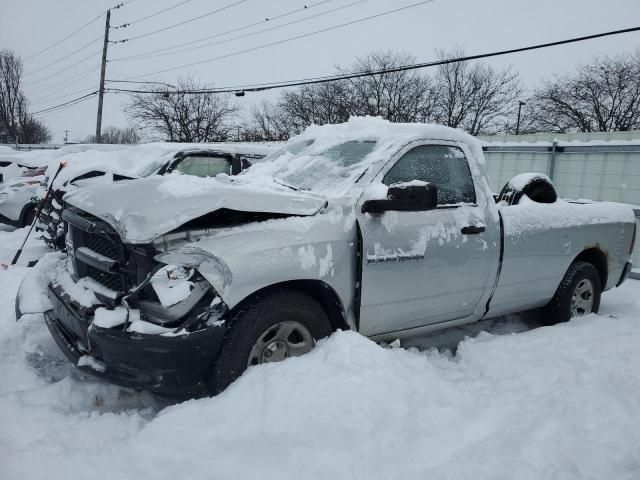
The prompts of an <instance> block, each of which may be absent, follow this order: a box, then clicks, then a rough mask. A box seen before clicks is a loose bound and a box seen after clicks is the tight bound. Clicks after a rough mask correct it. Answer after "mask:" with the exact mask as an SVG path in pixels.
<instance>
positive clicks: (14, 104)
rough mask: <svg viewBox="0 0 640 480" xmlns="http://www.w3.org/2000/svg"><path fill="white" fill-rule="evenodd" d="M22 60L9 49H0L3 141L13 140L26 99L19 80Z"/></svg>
mask: <svg viewBox="0 0 640 480" xmlns="http://www.w3.org/2000/svg"><path fill="white" fill-rule="evenodd" d="M21 79H22V61H21V60H20V58H19V57H17V56H16V55H15V54H14V53H13V52H12V51H10V50H0V135H1V136H3V137H4V138H3V142H7V141H9V142H11V141H14V140H15V139H16V138H17V137H18V135H19V131H20V113H21V112H22V111H24V110H25V105H26V100H25V98H24V94H23V93H22V89H21V88H20V81H21Z"/></svg>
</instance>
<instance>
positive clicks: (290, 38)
mask: <svg viewBox="0 0 640 480" xmlns="http://www.w3.org/2000/svg"><path fill="white" fill-rule="evenodd" d="M434 1H435V0H423V1H421V2H417V3H413V4H411V5H405V6H403V7H400V8H394V9H393V10H387V11H385V12H381V13H377V14H375V15H370V16H368V17H363V18H359V19H357V20H352V21H350V22H345V23H341V24H339V25H334V26H332V27H327V28H323V29H320V30H315V31H313V32H309V33H304V34H302V35H296V36H295V37H289V38H285V39H284V40H279V41H277V42H272V43H266V44H263V45H259V46H257V47H253V48H248V49H246V50H240V51H238V52H233V53H228V54H226V55H220V56H218V57H213V58H207V59H205V60H200V61H198V62H192V63H185V64H183V65H178V66H177V67H171V68H165V69H164V70H158V71H156V72H150V73H145V74H142V75H136V76H135V77H129V78H128V79H127V80H129V79H136V78H141V77H146V76H148V75H157V74H159V73H165V72H171V71H173V70H180V69H182V68H186V67H193V66H194V65H201V64H203V63H208V62H213V61H215V60H221V59H223V58H229V57H234V56H236V55H241V54H243V53H248V52H254V51H256V50H262V49H264V48H268V47H273V46H274V45H281V44H283V43H288V42H292V41H294V40H299V39H301V38H306V37H311V36H313V35H317V34H319V33H325V32H329V31H331V30H337V29H338V28H343V27H347V26H349V25H354V24H356V23H361V22H366V21H368V20H372V19H374V18H379V17H383V16H385V15H390V14H392V13H396V12H400V11H403V10H408V9H410V8H414V7H417V6H420V5H424V4H426V3H432V2H434Z"/></svg>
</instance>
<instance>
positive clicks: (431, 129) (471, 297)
mask: <svg viewBox="0 0 640 480" xmlns="http://www.w3.org/2000/svg"><path fill="white" fill-rule="evenodd" d="M500 197H501V198H499V199H498V202H496V199H494V197H493V195H492V193H491V190H490V188H489V184H488V182H487V178H486V175H485V169H484V158H483V154H482V149H481V146H480V145H479V144H478V142H476V140H474V139H473V138H472V137H470V136H468V135H467V134H465V133H462V132H460V131H457V130H453V129H449V128H445V127H439V126H432V125H420V124H408V125H402V124H391V123H388V122H385V121H382V120H379V119H371V118H355V119H352V120H350V121H349V122H348V123H345V124H341V125H331V126H322V127H311V128H309V129H307V130H306V131H305V132H304V133H303V134H302V135H300V136H298V137H296V138H294V139H292V140H291V141H290V142H289V143H288V144H287V145H286V146H285V147H284V148H283V149H282V150H281V151H279V152H277V153H274V154H272V155H271V156H270V157H269V158H267V159H266V160H265V161H264V162H263V163H259V164H257V165H255V166H254V167H253V168H251V169H250V170H248V171H247V172H246V173H243V174H242V175H240V176H238V177H233V178H232V177H224V178H221V177H216V178H215V179H201V178H193V177H187V176H178V175H168V176H164V177H159V176H156V177H151V178H146V179H141V180H135V181H131V182H123V183H120V184H109V185H99V186H94V187H91V188H87V189H81V190H78V191H76V192H73V193H71V194H69V195H67V196H66V197H65V202H66V207H65V210H64V214H63V215H64V219H65V220H66V221H67V222H68V226H69V228H68V232H69V234H68V237H67V242H68V252H69V255H70V257H69V263H68V264H67V262H66V261H62V262H61V263H60V264H59V265H58V267H57V273H56V274H55V275H54V276H53V277H52V278H54V279H53V281H52V282H51V283H50V285H49V297H50V301H51V302H52V309H51V310H50V311H48V312H47V313H46V322H47V325H48V327H49V329H50V331H51V333H52V335H53V337H54V338H55V340H56V342H57V343H58V345H59V346H60V348H61V349H62V350H63V351H64V352H65V354H66V355H67V356H68V357H69V358H70V359H71V360H72V361H73V362H74V363H75V364H76V365H77V366H78V367H80V368H81V369H82V370H84V371H87V372H89V373H93V374H94V375H97V376H101V377H104V378H107V379H109V380H110V381H112V382H114V383H116V384H120V385H124V386H130V387H134V388H139V389H147V390H151V391H155V392H157V393H160V394H169V395H176V394H186V395H197V394H202V393H206V392H214V393H215V392H219V391H221V390H222V389H224V388H225V387H226V386H227V385H229V384H230V383H231V382H232V381H233V380H234V379H235V378H237V377H238V376H239V375H241V374H242V372H243V371H244V370H245V369H247V368H248V367H250V366H252V365H257V364H261V363H266V362H273V361H278V360H282V359H285V358H287V357H291V356H297V355H301V354H304V353H306V352H308V351H309V350H311V349H312V348H313V346H314V344H315V342H316V341H317V340H318V339H320V338H322V337H325V336H327V335H329V334H330V333H331V332H332V331H334V330H336V329H353V330H356V331H358V332H360V333H362V334H363V335H366V336H368V337H371V338H372V339H374V340H389V339H396V338H400V337H404V336H408V335H414V334H419V333H423V332H427V331H430V330H435V329H442V328H446V327H450V326H454V325H460V324H464V323H469V322H475V321H477V320H480V319H482V318H485V317H488V316H496V315H504V314H508V313H512V312H518V311H523V310H528V309H535V308H539V307H545V310H544V318H545V319H546V321H548V322H549V323H551V322H556V321H563V320H568V319H569V318H570V317H572V316H580V315H584V314H588V313H589V312H596V311H597V310H598V305H599V301H600V293H601V292H602V291H604V290H607V289H610V288H613V287H615V286H616V285H619V284H620V283H621V282H622V281H624V279H625V276H626V274H627V272H628V271H629V269H630V264H629V258H630V252H631V250H632V248H633V242H634V237H635V221H634V215H633V212H632V210H631V209H630V208H629V207H627V206H624V205H618V204H611V203H570V202H566V201H563V200H559V199H557V198H556V195H555V191H554V190H553V187H552V185H551V184H550V182H549V181H548V179H546V178H544V177H543V176H535V175H533V176H525V177H519V178H517V179H516V180H515V181H514V182H511V183H510V184H509V185H508V186H507V187H506V188H505V189H504V190H503V192H502V194H501V195H500ZM536 200H538V201H536Z"/></svg>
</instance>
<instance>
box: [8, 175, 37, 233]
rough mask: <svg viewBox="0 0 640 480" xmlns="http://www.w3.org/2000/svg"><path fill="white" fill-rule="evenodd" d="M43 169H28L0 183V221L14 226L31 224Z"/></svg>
mask: <svg viewBox="0 0 640 480" xmlns="http://www.w3.org/2000/svg"><path fill="white" fill-rule="evenodd" d="M44 171H45V169H44V168H41V169H28V170H26V171H24V172H23V176H19V177H14V178H13V179H11V180H9V181H7V182H4V183H2V184H1V185H0V223H5V224H7V225H12V226H14V227H26V226H27V225H31V224H32V223H33V220H34V219H35V215H36V200H35V197H36V194H37V192H38V189H39V187H40V183H41V181H42V178H43V176H42V175H43V174H44Z"/></svg>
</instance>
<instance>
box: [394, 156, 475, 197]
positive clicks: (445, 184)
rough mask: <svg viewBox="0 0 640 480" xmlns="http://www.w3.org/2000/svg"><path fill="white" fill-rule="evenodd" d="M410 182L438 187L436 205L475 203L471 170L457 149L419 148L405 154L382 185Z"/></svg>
mask: <svg viewBox="0 0 640 480" xmlns="http://www.w3.org/2000/svg"><path fill="white" fill-rule="evenodd" d="M412 180H421V181H423V182H429V183H433V184H435V185H436V186H437V187H438V204H439V205H451V204H455V203H475V202H476V192H475V190H474V188H473V179H472V178H471V171H470V170H469V165H468V164H467V159H466V157H465V156H464V153H463V152H462V150H461V149H460V148H458V147H450V146H447V145H420V146H418V147H415V148H413V149H412V150H409V151H408V152H407V153H405V154H404V155H403V156H402V158H400V160H398V161H397V162H396V164H395V165H394V166H393V167H391V170H389V171H388V172H387V174H386V175H385V176H384V179H383V180H382V182H383V183H384V184H385V185H393V184H394V183H405V182H410V181H412Z"/></svg>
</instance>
